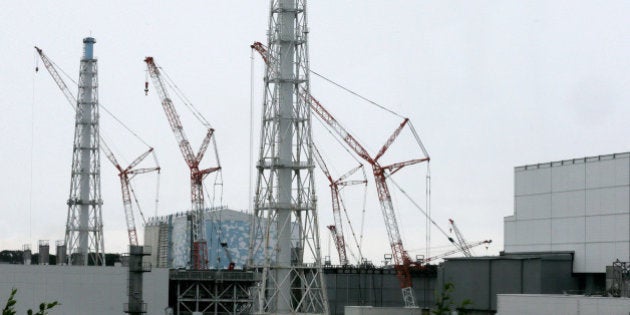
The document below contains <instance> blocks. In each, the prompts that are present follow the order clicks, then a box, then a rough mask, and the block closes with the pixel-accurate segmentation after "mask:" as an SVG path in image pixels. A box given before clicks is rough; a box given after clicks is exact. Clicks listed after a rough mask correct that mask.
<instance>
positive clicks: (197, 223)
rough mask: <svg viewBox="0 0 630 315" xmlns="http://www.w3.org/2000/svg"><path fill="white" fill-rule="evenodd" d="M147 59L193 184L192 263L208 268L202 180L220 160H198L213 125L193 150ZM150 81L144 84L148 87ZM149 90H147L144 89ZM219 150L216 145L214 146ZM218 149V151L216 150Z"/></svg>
mask: <svg viewBox="0 0 630 315" xmlns="http://www.w3.org/2000/svg"><path fill="white" fill-rule="evenodd" d="M144 62H145V63H146V64H147V69H148V71H149V75H150V76H151V79H152V80H153V86H154V87H155V88H156V89H157V91H158V94H159V96H160V100H161V102H162V108H163V109H164V113H165V114H166V118H167V120H168V123H169V125H170V126H171V130H172V132H173V134H174V135H175V139H176V140H177V144H178V146H179V149H180V151H181V153H182V156H183V157H184V160H185V161H186V164H187V165H188V168H189V169H190V188H191V202H192V219H191V221H192V222H191V225H192V244H191V245H192V246H191V251H192V267H193V269H194V270H203V269H207V268H208V243H207V241H206V239H205V218H204V213H205V203H204V195H203V180H204V178H205V177H206V176H207V175H208V174H211V173H214V172H216V171H219V170H220V169H221V165H220V163H219V160H218V153H217V166H213V167H209V168H205V169H200V168H199V163H201V160H202V159H203V157H204V154H205V153H206V150H207V149H208V146H209V145H210V141H211V140H212V136H213V134H214V129H213V128H211V127H209V126H207V127H208V129H207V132H206V136H205V138H204V139H203V140H202V142H201V146H200V148H199V150H198V151H197V153H196V154H195V152H194V151H193V149H192V147H191V145H190V142H189V141H188V138H187V137H186V134H185V133H184V127H183V125H182V122H181V119H180V117H179V115H178V114H177V111H176V110H175V106H174V105H173V101H172V100H171V98H170V97H169V95H168V92H167V90H166V85H165V84H164V81H163V80H162V77H161V71H160V68H159V67H158V66H157V65H156V64H155V61H154V59H153V57H146V58H145V59H144ZM146 89H147V85H146V84H145V90H146ZM145 92H146V91H145ZM215 151H216V148H215ZM215 153H216V152H215Z"/></svg>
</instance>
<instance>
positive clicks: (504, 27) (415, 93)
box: [0, 0, 630, 263]
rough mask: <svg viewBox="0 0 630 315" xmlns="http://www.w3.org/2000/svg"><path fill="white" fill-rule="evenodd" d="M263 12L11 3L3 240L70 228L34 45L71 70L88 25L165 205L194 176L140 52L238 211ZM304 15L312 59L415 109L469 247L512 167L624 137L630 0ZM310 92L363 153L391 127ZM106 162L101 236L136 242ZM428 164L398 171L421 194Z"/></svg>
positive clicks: (199, 4) (341, 164) (335, 98)
mask: <svg viewBox="0 0 630 315" xmlns="http://www.w3.org/2000/svg"><path fill="white" fill-rule="evenodd" d="M268 8H269V3H268V1H266V0H256V1H177V2H175V1H172V2H169V3H166V2H156V1H100V2H97V1H54V2H50V1H1V2H0V20H1V21H2V22H1V23H2V27H0V42H1V45H0V56H1V57H2V65H1V66H0V91H1V93H0V95H1V96H2V97H1V99H0V106H1V107H0V108H1V110H2V114H1V115H0V148H2V149H1V150H2V151H1V154H0V174H2V176H1V178H2V179H0V211H1V213H2V220H0V248H2V249H15V248H19V247H21V245H22V244H25V243H30V244H31V246H36V242H37V240H40V239H46V240H51V241H54V240H57V239H63V236H64V230H65V222H66V216H67V205H66V201H67V198H68V194H69V186H70V166H71V153H72V141H73V132H74V114H73V112H72V111H71V110H70V108H69V106H68V105H67V104H66V100H65V99H64V97H63V95H62V94H61V92H60V91H59V90H58V88H57V87H56V85H55V84H54V82H53V80H52V79H51V77H50V76H49V74H48V73H47V72H45V71H42V70H43V66H42V64H41V62H40V63H39V67H40V69H42V70H40V71H39V73H37V74H36V73H35V71H34V68H35V66H36V64H37V61H36V60H37V58H36V56H35V53H34V50H33V46H34V45H37V46H39V47H41V48H42V49H43V50H44V52H45V53H46V54H47V55H48V56H49V57H50V58H51V59H52V60H53V61H54V62H55V63H56V64H57V65H58V66H59V67H61V68H62V69H63V70H64V71H66V72H67V73H68V74H69V75H70V76H71V77H73V78H74V79H75V80H76V79H77V78H78V67H79V59H80V57H81V53H82V52H81V50H82V38H84V37H86V36H90V35H91V36H93V37H95V38H96V45H95V56H96V57H97V58H98V63H99V97H100V102H101V104H102V105H104V106H105V107H107V108H108V109H109V110H110V111H112V112H113V113H114V114H115V115H116V116H117V117H119V118H120V119H121V120H123V121H124V122H125V123H126V124H127V125H128V126H129V127H130V128H132V129H133V130H134V131H135V132H137V133H138V134H139V135H140V136H141V137H142V138H143V139H144V141H146V142H147V143H149V144H150V145H151V146H153V147H155V149H156V152H157V155H158V157H159V161H160V165H161V167H162V168H163V172H162V176H161V194H160V206H159V209H158V213H159V214H160V215H163V214H167V213H172V212H175V211H182V210H185V209H187V208H188V207H189V205H190V200H189V191H190V187H189V182H188V169H187V167H186V166H185V164H184V162H183V160H182V158H181V154H180V153H179V151H178V149H177V146H176V143H175V140H174V137H173V135H172V134H171V132H170V128H169V127H168V124H167V121H166V118H165V116H164V113H163V112H162V108H161V106H160V104H159V100H158V97H157V94H156V93H155V90H154V89H153V88H152V87H151V91H150V92H149V95H148V96H145V95H144V92H143V88H144V82H145V78H146V74H145V64H144V63H143V61H142V60H143V59H144V57H145V56H149V55H151V56H154V57H155V60H156V62H157V63H158V64H159V65H160V66H162V67H163V68H164V69H165V70H166V71H167V72H168V74H169V75H170V77H171V78H172V79H173V80H174V81H175V82H176V83H177V85H178V86H179V88H180V89H181V90H182V91H184V93H185V94H186V96H187V97H188V98H189V99H190V100H191V101H192V103H193V104H195V106H196V107H197V108H198V109H199V110H200V111H201V112H202V113H203V115H204V116H205V117H206V118H207V119H208V120H209V121H210V122H211V123H212V125H213V126H214V127H215V129H216V133H215V134H216V137H217V138H216V139H217V144H218V148H219V155H220V158H221V161H222V166H223V169H224V172H223V174H224V197H223V202H224V204H226V205H228V206H229V207H231V208H233V209H238V210H247V208H248V197H247V196H248V186H249V184H248V183H249V172H250V169H251V168H252V166H251V165H250V164H249V154H250V145H249V133H250V126H249V117H250V100H251V98H250V81H251V79H252V72H251V70H250V67H251V59H250V56H251V51H250V49H249V45H250V44H251V43H252V42H253V41H262V42H265V43H266V30H267V28H268V14H269V12H268ZM308 9H309V17H308V21H309V27H310V38H309V40H310V42H309V47H310V65H311V68H312V69H313V70H315V71H317V72H319V73H322V74H324V75H325V76H327V77H329V78H331V79H333V80H335V81H337V82H339V83H341V84H343V85H344V86H347V87H349V88H351V89H353V90H354V91H356V92H358V93H360V94H361V95H363V96H365V97H367V98H369V99H371V100H374V101H375V102H377V103H379V104H382V105H384V106H386V107H387V108H390V109H391V110H393V111H395V112H397V113H399V114H400V115H402V116H405V117H409V118H410V119H411V121H412V122H413V125H414V126H415V128H416V130H417V131H418V133H419V135H420V137H421V138H422V141H423V142H424V144H425V146H426V148H427V150H428V151H429V154H430V156H431V158H432V161H431V176H432V213H433V218H434V220H435V221H436V222H437V223H438V224H440V225H441V226H442V227H443V228H444V229H445V230H446V232H448V228H447V225H448V222H447V220H448V218H453V219H455V220H456V222H457V224H458V226H459V228H460V229H461V230H462V233H463V234H464V235H465V236H466V238H467V239H468V240H469V241H476V240H482V239H492V240H493V241H494V243H493V245H492V246H491V247H490V248H489V249H488V250H487V251H486V250H485V249H483V248H478V249H477V250H476V253H477V254H496V253H498V252H499V251H501V250H502V249H503V217H504V216H508V215H511V214H512V213H513V204H514V202H513V200H514V199H513V182H514V177H513V168H514V166H518V165H523V164H533V163H539V162H548V161H553V160H561V159H571V158H580V157H584V156H592V155H600V154H608V153H615V152H626V151H630V143H629V142H628V138H627V135H628V134H630V124H629V123H628V118H629V117H630V106H629V103H630V88H629V87H630V75H629V73H630V61H629V60H630V58H629V56H630V35H629V34H630V19H628V16H630V2H628V1H604V2H601V1H599V2H598V1H409V0H392V1H361V2H360V4H358V2H357V1H327V0H320V1H310V2H309V8H308ZM254 62H255V64H254V72H253V74H254V75H253V79H254V90H255V93H254V107H255V109H254V121H255V126H254V129H253V130H254V135H255V137H254V139H255V144H254V148H257V146H258V144H257V142H258V135H259V133H260V130H259V119H260V108H261V104H262V99H261V97H260V95H261V93H260V91H261V90H262V87H263V82H262V73H263V65H262V62H261V60H260V58H258V56H255V59H254ZM68 82H69V81H68ZM311 86H312V88H311V91H312V94H313V95H315V96H316V97H317V98H318V99H319V100H320V101H322V103H323V104H324V105H325V106H326V107H327V108H328V109H329V110H330V111H331V112H332V113H333V114H334V115H336V116H337V117H338V118H339V120H340V121H342V123H343V124H344V125H345V126H346V127H347V128H348V129H349V130H351V132H353V133H355V134H356V135H357V137H358V138H360V139H361V141H362V142H363V143H364V144H365V146H366V147H368V148H369V149H370V150H371V152H376V151H377V150H378V148H379V147H380V145H382V143H383V142H384V140H385V139H386V137H387V136H388V135H389V133H390V132H391V131H392V130H393V129H394V128H395V127H396V126H397V124H398V123H399V122H400V119H399V118H398V117H396V116H393V115H391V114H389V113H387V112H385V111H382V110H379V109H376V108H374V107H373V106H371V105H369V104H368V103H366V102H364V101H361V100H358V99H357V98H356V97H353V96H350V95H349V94H347V93H345V92H342V91H340V90H339V89H338V88H335V87H334V86H332V85H330V84H328V83H326V82H325V81H323V80H321V79H319V78H317V77H315V76H312V78H311ZM72 90H73V92H74V93H76V92H75V91H76V87H72ZM181 105H182V104H181V103H179V104H178V103H176V106H178V111H179V112H180V114H181V116H182V120H183V121H184V125H185V129H186V133H187V135H188V137H189V138H190V140H191V142H192V143H193V147H194V148H197V147H198V144H199V142H200V140H201V139H202V137H203V129H202V126H201V125H200V124H199V123H198V122H197V121H196V120H194V119H192V118H191V115H190V113H188V112H187V110H186V108H185V107H183V106H181ZM101 116H102V120H101V130H102V132H103V133H104V134H105V136H106V137H107V139H108V143H109V144H110V145H112V146H113V149H114V150H115V152H116V154H117V156H119V159H120V160H121V162H122V163H123V164H125V163H128V162H129V161H131V160H133V158H134V157H135V156H137V155H139V154H140V153H142V152H143V151H144V150H146V146H145V145H144V144H142V143H141V142H140V141H138V140H136V139H135V138H134V137H133V136H131V135H129V133H126V132H123V131H121V130H120V129H121V127H120V126H119V125H117V124H116V123H115V122H114V121H113V120H112V119H111V118H110V117H109V116H107V115H106V114H105V113H104V112H103V113H102V114H101ZM314 138H315V141H316V142H318V143H322V144H321V146H322V147H324V148H325V149H324V150H325V152H324V154H325V155H326V156H327V157H328V159H329V162H328V163H329V166H330V167H331V169H332V170H333V172H334V173H336V174H337V176H339V175H341V173H343V172H345V171H346V170H348V169H349V167H351V166H352V165H353V163H354V162H352V161H353V160H352V158H351V157H350V156H349V155H348V154H347V153H346V152H345V151H343V149H341V148H340V147H339V146H337V148H335V143H334V141H333V140H331V139H332V138H330V136H329V135H328V134H327V133H326V132H325V131H324V129H323V128H322V126H321V124H320V123H318V122H314ZM411 140H412V138H411V137H410V134H408V133H404V134H403V135H401V140H400V141H401V142H400V144H397V145H395V147H393V148H392V152H391V154H389V155H388V156H387V159H388V161H390V162H395V161H400V160H403V159H405V158H407V157H413V156H415V155H417V154H418V152H419V151H418V149H417V146H414V145H413V141H411ZM254 152H255V153H256V154H257V150H256V149H254ZM101 159H102V195H103V199H104V205H103V217H104V224H105V227H104V230H105V247H106V250H107V251H108V252H109V251H112V252H122V251H125V248H126V243H127V236H126V230H125V222H124V215H123V210H122V202H121V197H120V186H119V182H118V178H117V176H116V174H117V173H116V172H115V170H114V168H113V167H112V166H111V165H110V164H109V162H108V161H107V160H106V159H105V157H104V156H102V157H101ZM150 164H151V163H149V164H147V166H150ZM425 173H426V166H425V165H422V166H416V167H410V168H409V169H405V170H403V171H401V172H400V173H399V174H396V175H395V176H396V177H395V180H396V181H397V183H399V184H400V185H401V187H402V188H403V189H404V190H405V191H406V192H407V193H408V194H409V195H411V196H412V198H414V199H415V200H417V202H419V203H420V204H422V205H423V206H424V202H425V201H424V192H425V188H424V176H425ZM333 175H334V174H333ZM145 176H146V175H145ZM316 176H317V182H318V194H319V196H320V198H319V208H320V210H319V211H320V227H321V230H322V231H321V239H322V243H323V244H322V245H323V251H324V253H323V254H324V255H328V253H329V246H330V241H329V239H330V237H329V234H328V232H327V231H326V230H325V226H326V225H328V224H331V223H332V216H331V213H330V212H331V211H330V201H329V191H328V187H327V183H326V181H325V178H324V177H323V176H321V173H320V172H319V170H316ZM368 177H370V176H369V172H368ZM370 180H371V177H370ZM208 185H211V183H208ZM136 186H138V187H143V188H138V189H139V190H141V191H140V193H141V195H140V196H139V198H141V200H142V202H143V203H145V206H144V207H143V209H144V211H145V212H146V213H147V216H148V215H153V214H154V213H155V209H154V208H153V205H152V200H153V198H154V195H152V192H151V189H153V187H154V178H153V177H151V176H146V177H143V178H141V179H139V180H138V181H137V185H136ZM147 187H149V188H150V189H149V188H147ZM373 187H374V184H373V182H371V181H370V183H369V189H368V193H367V199H366V200H367V203H366V209H365V213H366V216H365V227H364V229H365V232H364V234H365V239H364V243H365V244H364V251H365V254H366V256H367V257H368V258H369V259H370V260H373V261H375V262H377V263H380V261H381V260H382V257H383V254H385V253H387V252H389V246H388V242H387V237H386V234H385V229H384V224H383V220H382V216H381V214H380V210H379V205H378V199H377V196H376V193H375V192H374V190H373ZM390 188H391V189H392V191H393V192H392V194H393V195H394V196H393V198H394V201H395V202H396V209H397V211H398V214H399V219H398V220H399V224H400V226H401V230H402V233H403V236H404V242H405V246H406V248H408V249H409V250H410V251H411V255H412V256H413V255H415V254H422V253H424V251H423V250H422V249H423V248H425V247H426V244H425V234H426V229H425V218H424V216H423V215H422V214H421V213H420V212H419V211H418V210H417V209H415V208H414V207H413V206H412V205H411V204H410V203H409V202H406V199H405V197H404V195H403V194H402V193H401V192H400V191H398V190H397V189H396V188H394V187H390ZM347 193H348V194H347V196H345V198H346V200H347V201H348V204H349V207H350V206H351V207H352V209H351V212H352V213H351V215H350V216H351V220H352V223H353V226H355V230H356V232H357V234H359V230H360V225H361V213H362V211H361V203H362V202H361V201H362V193H361V191H360V189H358V188H356V187H355V188H352V190H350V189H349V190H348V191H347ZM138 221H139V220H138ZM139 225H140V224H139ZM447 243H448V242H447V241H446V239H445V237H444V236H443V235H441V234H440V233H439V232H438V231H437V230H436V229H435V228H433V229H432V243H431V246H432V247H435V249H434V250H433V251H432V252H433V253H438V252H440V251H444V250H447V249H448V247H446V246H445V245H448V244H447ZM331 255H332V256H333V257H334V259H333V260H336V255H335V254H334V251H333V252H331Z"/></svg>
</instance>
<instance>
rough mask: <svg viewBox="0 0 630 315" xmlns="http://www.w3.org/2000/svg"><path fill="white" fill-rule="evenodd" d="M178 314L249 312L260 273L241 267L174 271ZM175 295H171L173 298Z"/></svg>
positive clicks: (172, 283)
mask: <svg viewBox="0 0 630 315" xmlns="http://www.w3.org/2000/svg"><path fill="white" fill-rule="evenodd" d="M169 279H170V285H171V288H174V289H175V290H172V289H171V292H174V293H175V296H174V299H175V300H176V304H175V314H179V315H197V314H199V315H201V314H204V315H208V314H214V315H219V314H250V313H251V311H252V301H253V299H252V298H251V296H250V288H251V287H253V286H255V285H256V282H259V281H260V274H258V273H256V272H253V271H240V270H230V271H227V270H171V271H170V275H169ZM172 298H173V296H172V297H171V300H172Z"/></svg>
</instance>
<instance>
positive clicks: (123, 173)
mask: <svg viewBox="0 0 630 315" xmlns="http://www.w3.org/2000/svg"><path fill="white" fill-rule="evenodd" d="M35 50H36V51H37V53H38V54H39V57H40V58H41V60H42V62H43V63H44V66H45V67H46V70H48V73H50V75H51V76H52V78H53V80H54V81H55V83H56V84H57V86H58V87H59V89H60V90H61V91H62V92H63V95H64V96H65V97H66V99H67V100H68V103H69V104H70V106H72V108H73V109H74V110H75V111H76V104H77V99H76V97H75V96H74V95H73V94H72V92H70V89H68V86H67V85H66V83H65V82H64V80H63V79H62V78H61V76H60V75H59V72H57V69H56V68H55V66H54V64H53V62H52V61H51V60H50V59H49V58H48V56H46V54H44V52H43V51H42V49H40V48H39V47H37V46H35ZM37 70H39V69H38V68H36V71H37ZM99 136H100V135H99ZM100 144H101V146H100V148H101V150H102V151H103V153H104V154H105V156H106V157H107V159H108V160H109V161H110V162H111V163H112V165H114V167H115V168H116V170H118V177H119V178H120V187H121V191H122V199H123V207H124V211H125V221H126V223H127V235H128V237H129V245H138V232H137V229H136V222H135V217H134V211H133V203H132V200H131V196H132V195H133V188H132V186H131V179H132V178H133V177H134V176H135V175H139V174H145V173H150V172H158V173H159V172H160V167H159V166H156V167H150V168H138V169H134V168H135V167H136V166H138V164H140V163H141V162H142V161H143V160H144V159H145V158H146V157H147V156H148V155H149V154H155V153H154V151H153V148H151V147H150V148H149V149H148V150H147V151H146V152H144V153H143V154H141V155H140V156H139V157H138V158H136V159H135V160H134V161H133V162H131V164H129V166H127V167H126V168H123V167H122V166H121V165H120V163H118V160H117V159H116V157H115V156H114V153H113V152H112V150H111V149H110V148H109V146H108V145H107V143H106V142H105V140H104V139H103V138H102V137H101V138H100ZM154 157H155V156H154ZM155 162H156V164H157V159H155ZM134 199H135V198H134ZM136 201H137V199H136ZM136 204H137V205H138V211H140V214H141V215H142V212H141V210H140V207H139V204H138V202H136ZM142 217H143V220H144V216H143V215H142Z"/></svg>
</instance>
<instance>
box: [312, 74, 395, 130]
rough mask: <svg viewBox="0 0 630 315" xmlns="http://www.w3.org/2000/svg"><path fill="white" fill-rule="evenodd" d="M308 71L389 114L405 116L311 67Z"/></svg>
mask: <svg viewBox="0 0 630 315" xmlns="http://www.w3.org/2000/svg"><path fill="white" fill-rule="evenodd" d="M309 71H310V72H311V73H312V74H314V75H316V76H318V77H320V78H322V79H324V80H325V81H327V82H328V83H330V84H333V85H335V86H337V87H338V88H341V89H343V90H344V91H346V92H348V93H350V94H352V95H354V96H356V97H358V98H360V99H362V100H364V101H366V102H368V103H370V104H372V105H374V106H376V107H378V108H380V109H382V110H384V111H387V112H389V113H390V114H393V115H395V116H398V117H400V118H405V117H403V116H401V115H400V114H398V113H396V112H394V111H393V110H391V109H389V108H386V107H385V106H383V105H380V104H378V103H376V102H374V101H372V100H370V99H368V98H366V97H365V96H362V95H360V94H359V93H357V92H355V91H352V90H350V89H349V88H347V87H345V86H343V85H341V84H339V83H337V82H335V81H333V80H331V79H329V78H327V77H325V76H323V75H321V74H319V73H317V72H315V71H314V70H313V69H309Z"/></svg>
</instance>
